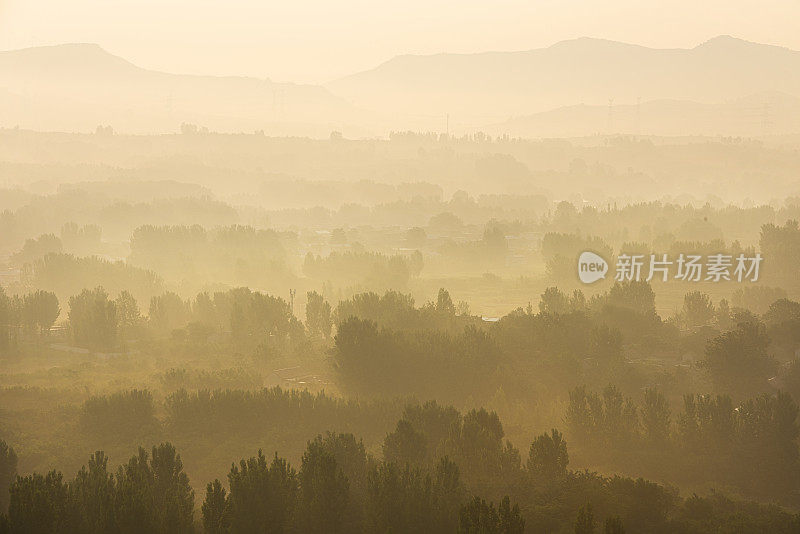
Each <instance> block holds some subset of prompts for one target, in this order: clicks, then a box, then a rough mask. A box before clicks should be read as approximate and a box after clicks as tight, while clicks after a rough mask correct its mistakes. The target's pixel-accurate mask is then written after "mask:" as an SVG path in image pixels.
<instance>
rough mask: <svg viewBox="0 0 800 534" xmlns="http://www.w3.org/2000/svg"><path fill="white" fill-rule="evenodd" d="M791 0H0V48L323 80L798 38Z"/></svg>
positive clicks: (798, 6) (799, 14) (798, 7)
mask: <svg viewBox="0 0 800 534" xmlns="http://www.w3.org/2000/svg"><path fill="white" fill-rule="evenodd" d="M798 21H800V0H657V1H656V0H605V1H601V0H494V1H487V0H461V1H458V2H456V1H452V2H442V1H436V0H404V1H402V2H401V1H397V0H378V1H374V0H373V1H360V0H337V1H323V0H285V1H283V2H273V1H269V0H267V1H257V0H250V1H247V0H226V1H224V2H223V1H210V0H0V50H8V49H14V48H23V47H27V46H35V45H42V44H59V43H65V42H92V43H97V44H100V45H101V46H103V47H104V48H106V49H107V50H109V51H110V52H112V53H114V54H117V55H120V56H123V57H125V58H127V59H129V60H131V61H133V62H134V63H136V64H138V65H140V66H143V67H147V68H153V69H158V70H166V71H170V72H181V73H197V74H242V75H250V76H258V77H262V78H263V77H269V78H272V79H274V80H277V81H297V82H311V83H318V82H325V81H328V80H330V79H333V78H336V77H339V76H342V75H345V74H349V73H352V72H355V71H359V70H364V69H368V68H371V67H373V66H375V65H377V64H378V63H380V62H382V61H385V60H387V59H389V58H391V57H392V56H395V55H398V54H404V53H420V54H429V53H437V52H478V51H485V50H526V49H530V48H539V47H543V46H549V45H550V44H553V43H554V42H557V41H560V40H563V39H571V38H575V37H581V36H590V37H602V38H607V39H614V40H620V41H626V42H631V43H637V44H643V45H647V46H654V47H681V48H685V47H692V46H695V45H697V44H698V43H700V42H702V41H705V40H707V39H709V38H710V37H713V36H716V35H720V34H730V35H734V36H736V37H741V38H743V39H748V40H752V41H759V42H766V43H771V44H778V45H783V46H788V47H790V48H794V49H800V32H798V31H797V30H798Z"/></svg>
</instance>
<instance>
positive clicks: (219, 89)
mask: <svg viewBox="0 0 800 534" xmlns="http://www.w3.org/2000/svg"><path fill="white" fill-rule="evenodd" d="M798 97H800V52H798V51H794V50H790V49H788V48H782V47H778V46H772V45H764V44H758V43H751V42H748V41H743V40H741V39H736V38H733V37H730V36H720V37H716V38H714V39H711V40H709V41H706V42H705V43H702V44H700V45H698V46H696V47H694V48H687V49H677V48H676V49H654V48H647V47H644V46H639V45H632V44H626V43H619V42H615V41H608V40H602V39H592V38H580V39H573V40H569V41H562V42H559V43H556V44H554V45H552V46H550V47H547V48H540V49H534V50H528V51H521V52H483V53H477V54H449V53H445V54H436V55H429V56H415V55H403V56H397V57H395V58H392V59H390V60H389V61H387V62H385V63H383V64H381V65H378V66H377V67H375V68H374V69H371V70H368V71H364V72H360V73H356V74H353V75H351V76H348V77H345V78H342V79H340V80H335V81H333V82H330V83H328V84H325V86H319V85H300V84H292V83H275V82H272V81H271V80H269V79H257V78H251V77H235V76H226V77H218V76H198V75H182V74H170V73H165V72H158V71H153V70H148V69H144V68H141V67H138V66H136V65H134V64H132V63H130V62H129V61H126V60H125V59H123V58H120V57H118V56H115V55H113V54H110V53H108V52H107V51H105V50H104V49H102V48H101V47H100V46H98V45H93V44H67V45H58V46H47V47H36V48H28V49H22V50H14V51H7V52H0V127H13V126H15V125H19V126H21V127H23V128H30V129H38V130H65V131H89V130H93V129H94V128H95V127H96V126H98V125H110V126H112V127H113V128H114V129H116V130H117V131H120V132H127V133H162V132H175V131H178V130H179V129H180V125H181V123H184V122H186V123H194V124H197V125H199V126H201V127H202V126H206V127H208V128H209V129H211V130H218V131H225V132H252V131H254V130H264V131H265V133H266V134H268V135H301V136H312V137H325V136H328V135H329V134H330V132H331V131H332V130H341V131H343V132H344V133H345V135H349V136H353V137H359V136H370V135H381V136H383V135H386V134H387V133H388V132H390V131H392V130H405V129H411V130H430V131H439V132H441V131H444V130H445V129H446V128H450V131H451V132H453V133H456V134H458V133H461V132H465V131H475V130H476V129H483V130H485V131H489V132H498V133H511V134H512V135H523V136H535V137H555V136H565V135H588V134H591V133H641V134H659V135H684V134H689V135H692V134H714V133H719V134H722V135H761V134H763V133H783V132H800V119H798V118H797V112H796V108H797V106H798V104H797V101H796V100H797V98H798ZM748 99H749V100H748ZM667 132H669V133H667Z"/></svg>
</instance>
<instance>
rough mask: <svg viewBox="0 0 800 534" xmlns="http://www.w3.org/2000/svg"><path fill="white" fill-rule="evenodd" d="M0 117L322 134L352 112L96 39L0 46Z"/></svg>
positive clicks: (74, 124) (297, 88)
mask: <svg viewBox="0 0 800 534" xmlns="http://www.w3.org/2000/svg"><path fill="white" fill-rule="evenodd" d="M0 91H2V94H3V97H2V99H0V117H2V118H0V122H2V123H3V125H4V126H9V125H10V126H13V125H20V126H21V127H25V128H32V129H42V130H67V131H70V130H79V131H86V130H93V129H94V128H95V127H96V126H97V125H101V124H102V125H111V126H112V127H113V128H115V129H116V130H118V131H123V132H135V133H138V132H158V133H161V132H174V131H177V130H178V129H179V128H180V125H181V123H183V122H189V123H196V124H198V125H200V126H205V127H208V128H210V129H218V130H222V131H250V132H252V131H253V130H257V129H264V130H268V131H269V132H270V133H272V134H274V135H328V134H329V133H330V131H331V128H332V127H335V126H338V125H340V124H341V123H342V121H345V120H353V119H356V118H358V117H359V113H358V112H357V111H356V110H354V109H353V108H352V107H351V106H350V105H348V104H347V103H345V102H344V101H343V100H341V99H339V98H337V97H335V96H334V95H332V94H331V93H330V92H328V91H327V90H326V89H324V88H322V87H319V86H313V85H296V84H289V83H274V82H271V81H270V80H268V79H266V80H262V79H256V78H247V77H215V76H194V75H178V74H168V73H163V72H156V71H151V70H146V69H142V68H139V67H137V66H136V65H133V64H132V63H129V62H128V61H126V60H124V59H122V58H120V57H117V56H114V55H112V54H110V53H108V52H106V51H105V50H103V49H102V48H100V47H99V46H97V45H92V44H66V45H59V46H49V47H37V48H28V49H23V50H15V51H8V52H0Z"/></svg>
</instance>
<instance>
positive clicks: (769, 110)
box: [477, 92, 800, 138]
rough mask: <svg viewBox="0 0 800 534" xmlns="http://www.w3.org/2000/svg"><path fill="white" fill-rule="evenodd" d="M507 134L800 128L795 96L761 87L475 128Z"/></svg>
mask: <svg viewBox="0 0 800 534" xmlns="http://www.w3.org/2000/svg"><path fill="white" fill-rule="evenodd" d="M477 130H480V131H482V132H484V133H488V134H490V135H510V136H512V137H526V138H535V137H581V136H586V135H596V134H612V135H615V134H628V135H639V134H643V135H656V136H680V135H712V136H713V135H722V136H762V135H786V134H792V133H798V132H800V98H798V97H795V96H792V95H788V94H786V93H780V92H764V93H756V94H752V95H749V96H747V97H744V98H737V99H734V100H730V101H727V102H721V103H705V102H695V101H690V100H672V99H661V100H652V101H649V102H639V103H636V104H619V105H617V104H615V105H611V106H609V105H597V106H590V105H586V104H577V105H574V106H564V107H560V108H556V109H553V110H550V111H544V112H541V113H534V114H532V115H527V116H524V117H515V118H513V119H510V120H508V121H505V122H502V123H499V124H493V125H488V126H481V127H480V128H477Z"/></svg>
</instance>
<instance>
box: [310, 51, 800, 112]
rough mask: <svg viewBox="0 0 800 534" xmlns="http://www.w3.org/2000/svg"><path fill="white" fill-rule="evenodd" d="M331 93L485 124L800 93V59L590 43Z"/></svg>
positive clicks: (410, 71)
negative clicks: (566, 112)
mask: <svg viewBox="0 0 800 534" xmlns="http://www.w3.org/2000/svg"><path fill="white" fill-rule="evenodd" d="M326 87H328V88H329V89H330V90H331V91H333V92H334V93H336V94H338V95H340V96H342V97H345V98H347V99H348V100H349V101H351V102H352V103H354V104H355V105H358V106H362V107H365V108H368V109H373V110H383V111H387V110H391V111H392V112H393V113H395V114H404V115H408V116H413V115H418V116H426V115H427V116H432V117H435V116H439V117H442V116H444V115H445V114H449V115H450V116H451V121H461V122H462V123H464V124H469V125H478V124H487V123H491V122H493V121H503V120H507V119H508V118H509V117H512V116H520V115H528V114H533V113H539V112H544V111H547V110H552V109H554V108H558V107H563V106H570V105H576V104H580V103H583V104H586V105H606V106H607V105H608V103H609V101H612V102H613V103H617V104H635V103H636V102H637V101H643V102H646V101H651V100H663V99H673V100H688V101H697V102H709V103H712V102H723V101H728V100H732V99H737V98H743V97H745V96H748V95H751V94H755V93H762V92H770V91H779V92H783V93H787V94H790V95H794V96H800V52H797V51H794V50H790V49H788V48H782V47H778V46H772V45H764V44H758V43H751V42H748V41H743V40H741V39H736V38H733V37H730V36H720V37H716V38H714V39H711V40H709V41H706V42H705V43H702V44H700V45H698V46H696V47H694V48H690V49H655V48H647V47H644V46H639V45H631V44H626V43H619V42H615V41H607V40H602V39H591V38H585V37H584V38H580V39H574V40H570V41H562V42H559V43H556V44H554V45H552V46H550V47H548V48H541V49H534V50H528V51H523V52H484V53H478V54H436V55H431V56H408V55H406V56H398V57H396V58H393V59H391V60H389V61H387V62H385V63H383V64H381V65H379V66H378V67H376V68H374V69H372V70H368V71H365V72H361V73H357V74H353V75H351V76H348V77H345V78H342V79H339V80H336V81H333V82H331V83H328V84H326Z"/></svg>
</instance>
